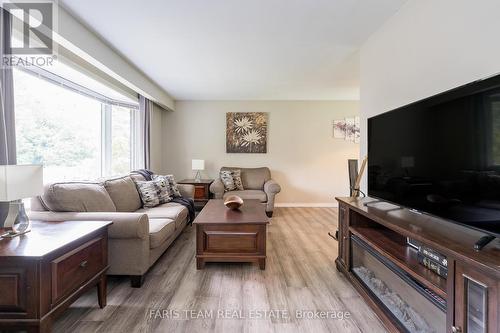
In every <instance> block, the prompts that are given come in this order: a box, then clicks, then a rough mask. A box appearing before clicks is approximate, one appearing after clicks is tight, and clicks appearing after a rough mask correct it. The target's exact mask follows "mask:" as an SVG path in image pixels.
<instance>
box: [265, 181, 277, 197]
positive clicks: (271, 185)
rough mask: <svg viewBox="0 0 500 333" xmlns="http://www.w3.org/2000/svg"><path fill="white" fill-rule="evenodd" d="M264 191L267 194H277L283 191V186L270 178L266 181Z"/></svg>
mask: <svg viewBox="0 0 500 333" xmlns="http://www.w3.org/2000/svg"><path fill="white" fill-rule="evenodd" d="M264 192H266V193H267V194H277V193H280V192H281V186H280V185H279V184H278V183H277V182H276V181H274V180H272V179H269V180H268V181H267V182H265V183H264Z"/></svg>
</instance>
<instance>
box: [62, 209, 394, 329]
mask: <svg viewBox="0 0 500 333" xmlns="http://www.w3.org/2000/svg"><path fill="white" fill-rule="evenodd" d="M274 214H275V215H274V217H273V218H272V222H271V225H269V228H268V238H267V263H266V270H265V271H261V270H260V269H259V268H258V266H257V265H256V264H229V263H228V264H223V263H221V264H219V263H207V265H206V267H205V269H203V270H196V263H195V232H194V231H195V230H194V228H193V227H187V228H186V230H185V231H184V232H183V233H182V234H181V235H180V236H179V238H178V239H177V240H176V241H175V242H174V244H173V245H172V246H171V247H170V248H169V249H168V250H167V252H166V253H165V254H164V255H163V256H162V257H161V258H160V259H159V261H158V262H157V263H156V265H155V266H154V267H153V268H152V269H151V270H150V271H149V272H148V274H147V275H146V281H145V283H144V285H143V286H142V288H140V289H133V288H131V287H130V285H129V280H128V279H127V278H125V277H123V278H122V277H111V278H109V280H108V305H107V306H106V307H105V308H104V309H99V307H98V306H97V296H96V292H95V291H94V290H92V291H91V292H89V293H87V294H85V295H84V296H82V297H81V298H80V299H79V300H78V301H77V302H76V303H74V304H73V305H72V306H71V307H70V308H69V309H68V310H67V311H66V312H65V313H64V314H63V316H62V317H60V319H59V320H58V321H57V322H56V323H55V325H54V332H72V333H77V332H85V333H87V332H106V333H113V332H118V333H129V332H189V333H191V332H217V333H218V332H229V333H233V332H259V333H266V332H301V333H305V332H314V333H318V332H370V333H375V332H385V331H386V330H385V329H384V327H383V326H382V324H381V322H380V321H379V319H378V318H377V317H376V316H375V314H374V313H373V311H371V310H370V308H369V307H368V306H367V305H366V304H365V303H364V302H363V300H362V299H361V297H360V296H359V294H358V293H357V292H356V291H355V290H354V289H353V287H352V286H351V285H350V284H349V283H348V282H347V280H346V279H345V278H344V277H343V276H342V275H341V274H340V273H339V272H338V271H337V270H336V268H335V264H334V258H336V256H337V242H336V241H334V240H333V239H332V238H330V237H329V236H328V234H327V232H328V231H334V230H335V229H336V224H337V210H336V209H333V208H278V209H277V210H276V211H275V213H274ZM296 311H299V313H306V314H307V315H309V316H310V315H314V314H318V315H319V312H318V311H329V312H330V314H329V316H330V317H332V316H334V315H335V314H336V315H337V317H339V311H340V312H342V313H341V314H344V313H348V314H349V315H348V317H347V315H346V314H344V316H345V318H344V319H321V318H311V319H304V318H301V317H300V316H297V312H296ZM304 311H307V312H304ZM333 312H335V314H334V313H333ZM259 315H260V316H261V318H256V317H257V316H259ZM251 316H252V317H251ZM264 317H265V318H264ZM186 318H190V319H189V320H187V319H186Z"/></svg>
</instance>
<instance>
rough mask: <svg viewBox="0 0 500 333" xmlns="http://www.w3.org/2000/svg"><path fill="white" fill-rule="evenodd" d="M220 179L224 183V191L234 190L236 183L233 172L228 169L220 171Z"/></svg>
mask: <svg viewBox="0 0 500 333" xmlns="http://www.w3.org/2000/svg"><path fill="white" fill-rule="evenodd" d="M220 180H221V181H222V184H224V191H226V192H227V191H234V190H236V185H234V180H233V173H232V172H231V171H229V170H223V171H221V172H220Z"/></svg>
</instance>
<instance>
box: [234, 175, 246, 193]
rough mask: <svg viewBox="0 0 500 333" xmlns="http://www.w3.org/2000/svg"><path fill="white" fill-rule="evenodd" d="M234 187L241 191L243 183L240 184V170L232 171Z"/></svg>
mask: <svg viewBox="0 0 500 333" xmlns="http://www.w3.org/2000/svg"><path fill="white" fill-rule="evenodd" d="M233 181H234V186H235V187H236V189H237V190H238V191H243V190H244V188H243V183H242V182H241V170H233Z"/></svg>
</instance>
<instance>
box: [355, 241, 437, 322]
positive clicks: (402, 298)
mask: <svg viewBox="0 0 500 333" xmlns="http://www.w3.org/2000/svg"><path fill="white" fill-rule="evenodd" d="M352 240H353V241H352V242H351V244H352V271H353V273H354V274H355V275H356V276H357V278H358V279H359V280H360V281H361V282H362V283H363V285H364V286H365V287H367V288H368V289H369V290H370V291H371V292H372V293H373V295H375V297H376V298H378V300H379V301H380V302H381V303H382V304H384V306H385V307H386V308H387V310H389V311H390V312H391V313H392V315H393V316H394V318H395V319H396V320H397V321H399V322H400V323H401V325H402V326H403V327H404V328H405V329H406V330H407V331H408V332H446V313H445V312H444V311H443V310H441V309H440V308H439V307H438V306H436V305H435V304H434V303H433V302H431V301H430V300H429V299H428V298H426V297H425V296H424V295H423V294H422V293H423V291H419V290H417V289H416V288H414V287H413V286H412V285H410V284H409V283H408V282H407V281H405V279H403V278H401V276H400V275H398V274H396V273H395V271H394V268H392V269H391V268H389V267H388V266H387V265H386V264H384V263H383V262H382V261H381V260H383V259H379V258H377V256H378V255H377V252H375V250H373V249H370V248H369V246H368V245H367V244H365V243H364V242H363V241H362V240H360V239H359V238H357V237H354V236H353V238H352ZM399 274H405V273H404V272H403V271H402V272H400V273H399Z"/></svg>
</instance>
